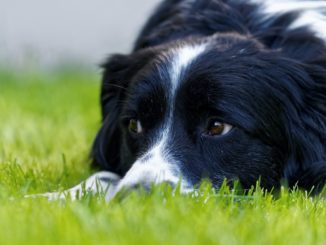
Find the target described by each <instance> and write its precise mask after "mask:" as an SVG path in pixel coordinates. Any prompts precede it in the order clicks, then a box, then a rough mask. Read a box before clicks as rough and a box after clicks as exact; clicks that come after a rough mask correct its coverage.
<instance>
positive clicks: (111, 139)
mask: <svg viewBox="0 0 326 245" xmlns="http://www.w3.org/2000/svg"><path fill="white" fill-rule="evenodd" d="M150 54H151V51H149V50H145V51H141V52H138V53H134V54H131V55H119V54H118V55H113V56H111V57H110V58H109V59H108V60H107V62H105V63H104V64H103V65H102V68H103V69H104V72H103V77H102V86H101V96H100V102H101V109H102V126H101V129H100V130H99V132H98V134H97V136H96V138H95V141H94V144H93V149H92V152H91V157H92V160H93V166H94V167H97V168H100V169H102V170H107V171H112V172H114V173H117V174H119V175H123V174H124V171H125V170H123V169H122V168H121V163H120V147H121V135H122V133H121V128H120V123H119V122H120V114H121V110H122V107H123V104H122V101H124V99H125V98H126V95H127V90H128V87H129V85H130V82H131V80H132V78H133V77H134V76H135V75H136V74H137V73H138V72H139V71H140V70H141V69H142V68H143V67H144V66H145V65H146V64H147V62H148V60H149V57H152V56H151V55H150Z"/></svg>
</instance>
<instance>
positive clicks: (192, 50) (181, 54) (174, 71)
mask: <svg viewBox="0 0 326 245" xmlns="http://www.w3.org/2000/svg"><path fill="white" fill-rule="evenodd" d="M205 47H206V45H205V44H198V45H186V46H182V47H179V48H177V49H174V50H173V51H172V55H173V57H172V58H173V61H172V64H171V68H170V79H171V85H172V87H171V91H172V94H174V93H175V90H176V89H177V87H178V85H179V82H180V79H181V74H182V71H183V70H184V69H186V68H187V67H188V66H189V65H190V64H191V63H192V62H193V61H194V60H195V59H196V57H198V56H199V55H200V54H202V53H203V52H204V51H205Z"/></svg>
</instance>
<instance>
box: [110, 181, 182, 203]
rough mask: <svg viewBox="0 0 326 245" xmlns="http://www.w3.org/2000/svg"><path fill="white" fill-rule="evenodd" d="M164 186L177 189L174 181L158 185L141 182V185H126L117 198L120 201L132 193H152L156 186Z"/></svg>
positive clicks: (117, 194)
mask: <svg viewBox="0 0 326 245" xmlns="http://www.w3.org/2000/svg"><path fill="white" fill-rule="evenodd" d="M157 185H159V186H162V187H163V188H164V187H172V189H174V188H176V183H174V182H172V181H163V182H161V183H158V184H154V183H153V182H141V183H135V184H131V185H125V186H122V187H121V189H120V190H119V191H118V193H116V195H115V198H118V199H119V200H122V199H124V198H125V197H126V196H127V195H129V194H130V193H131V192H139V193H142V194H143V193H148V194H149V193H151V191H152V189H153V187H155V186H157Z"/></svg>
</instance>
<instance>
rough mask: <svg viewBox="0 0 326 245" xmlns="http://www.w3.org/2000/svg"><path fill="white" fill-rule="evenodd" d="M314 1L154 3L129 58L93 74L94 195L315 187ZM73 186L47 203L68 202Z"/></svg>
mask: <svg viewBox="0 0 326 245" xmlns="http://www.w3.org/2000/svg"><path fill="white" fill-rule="evenodd" d="M325 13H326V1H292V2H289V1H257V0H255V1H254V0H253V1H249V0H248V1H246V0H165V1H163V2H162V3H161V4H160V5H159V7H158V8H157V9H156V11H155V12H154V14H153V15H152V16H151V17H150V19H149V20H148V22H147V24H146V25H145V27H144V28H143V30H142V32H141V33H140V35H139V37H138V39H137V41H136V43H135V46H134V49H133V51H132V52H131V54H128V55H121V54H117V55H113V56H111V57H110V58H109V59H108V60H107V61H106V62H105V64H104V65H103V70H104V74H103V80H102V89H101V108H102V118H103V121H102V127H101V129H100V130H99V132H98V135H97V137H96V139H95V142H94V145H93V149H92V159H93V162H94V166H96V167H98V168H100V169H101V170H103V172H99V173H97V174H95V175H93V176H92V177H90V178H89V179H88V180H86V182H85V187H86V189H87V190H91V191H99V189H100V190H106V191H107V194H106V197H107V199H108V200H109V199H110V198H111V197H112V196H114V195H115V193H117V192H119V191H120V190H121V189H133V188H136V187H139V186H141V187H143V188H145V189H147V188H149V187H150V186H151V185H153V184H159V183H167V184H169V185H171V186H173V187H174V186H176V185H178V184H179V185H180V189H181V191H182V192H189V191H191V190H193V189H194V188H195V187H196V186H197V185H198V183H200V182H201V181H202V180H203V179H204V178H205V179H209V180H210V181H211V183H212V185H213V186H214V187H216V188H218V187H219V186H220V185H221V183H222V182H223V181H224V180H225V179H226V180H227V183H230V184H231V183H232V182H233V181H234V180H238V181H239V182H240V183H241V185H242V187H243V188H245V189H247V188H250V187H251V186H253V185H255V184H256V181H257V180H260V184H261V186H262V187H264V188H266V189H272V188H277V187H279V186H280V183H282V181H285V182H286V183H287V184H288V185H289V186H290V187H291V186H295V185H297V186H299V187H300V188H303V189H307V190H309V189H311V188H315V189H321V188H322V187H323V186H324V184H325V182H326V43H325V40H326V14H325ZM81 190H82V186H81V185H78V186H76V187H74V188H72V189H70V190H68V191H66V192H63V193H61V194H58V193H49V194H46V195H47V196H48V197H49V198H58V197H63V196H65V195H66V194H67V193H69V194H70V195H71V197H72V198H76V197H77V193H78V192H79V191H81Z"/></svg>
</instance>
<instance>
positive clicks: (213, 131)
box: [206, 120, 232, 136]
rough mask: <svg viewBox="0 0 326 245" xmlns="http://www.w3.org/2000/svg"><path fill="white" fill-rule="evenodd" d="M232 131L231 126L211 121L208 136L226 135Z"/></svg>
mask: <svg viewBox="0 0 326 245" xmlns="http://www.w3.org/2000/svg"><path fill="white" fill-rule="evenodd" d="M231 129H232V126H231V125H230V124H226V123H222V122H219V121H218V120H211V121H209V123H208V127H207V131H206V134H207V135H209V136H218V135H225V134H227V133H228V132H230V130H231Z"/></svg>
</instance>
